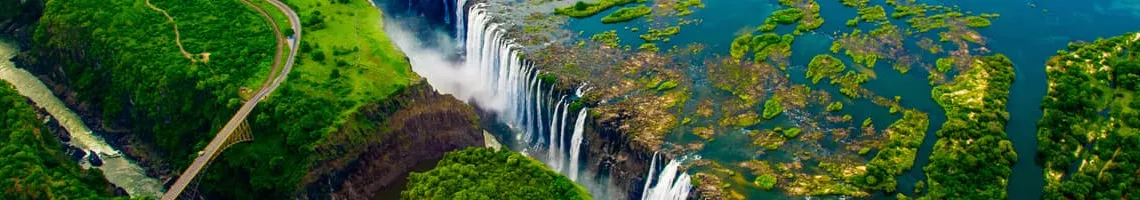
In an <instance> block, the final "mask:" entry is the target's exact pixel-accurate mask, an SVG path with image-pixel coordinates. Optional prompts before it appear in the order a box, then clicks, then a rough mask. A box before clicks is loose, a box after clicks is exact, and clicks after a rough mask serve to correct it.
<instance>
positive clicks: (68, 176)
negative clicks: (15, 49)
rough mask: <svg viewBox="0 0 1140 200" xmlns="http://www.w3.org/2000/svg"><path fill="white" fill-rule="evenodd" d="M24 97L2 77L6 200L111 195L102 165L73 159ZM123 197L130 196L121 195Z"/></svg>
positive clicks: (0, 158)
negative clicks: (82, 165) (96, 166)
mask: <svg viewBox="0 0 1140 200" xmlns="http://www.w3.org/2000/svg"><path fill="white" fill-rule="evenodd" d="M27 102H28V100H27V99H26V98H24V96H20V94H18V93H16V88H14V87H12V85H11V84H8V82H6V81H0V110H3V111H4V112H0V124H3V126H0V163H3V167H2V168H0V190H2V191H4V193H3V194H0V198H2V199H109V198H111V193H110V190H109V189H110V186H111V184H108V183H107V182H106V181H105V180H104V179H103V172H102V171H100V170H99V169H90V170H84V169H81V168H80V167H79V165H77V164H75V162H74V161H71V160H68V159H67V157H66V155H65V153H64V152H62V151H61V149H63V147H62V146H60V143H59V142H58V141H56V139H55V137H53V136H54V134H52V133H51V132H48V129H47V127H44V125H43V124H41V123H42V121H40V120H39V119H37V118H36V113H35V111H34V110H33V108H32V106H31V105H28V103H27ZM119 199H125V198H122V197H120V198H119Z"/></svg>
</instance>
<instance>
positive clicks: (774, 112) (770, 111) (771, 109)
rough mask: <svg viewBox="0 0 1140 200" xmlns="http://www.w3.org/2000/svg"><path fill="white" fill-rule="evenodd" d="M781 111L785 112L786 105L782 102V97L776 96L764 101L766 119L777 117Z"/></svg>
mask: <svg viewBox="0 0 1140 200" xmlns="http://www.w3.org/2000/svg"><path fill="white" fill-rule="evenodd" d="M780 113H784V105H782V104H780V97H778V96H775V97H772V98H771V99H768V100H767V101H764V119H765V120H769V119H772V118H776V116H779V115H780Z"/></svg>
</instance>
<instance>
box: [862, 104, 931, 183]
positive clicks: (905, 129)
mask: <svg viewBox="0 0 1140 200" xmlns="http://www.w3.org/2000/svg"><path fill="white" fill-rule="evenodd" d="M870 119H871V118H867V120H866V121H864V122H863V123H864V124H869V123H870ZM929 126H930V119H929V118H927V115H926V113H923V112H921V111H918V110H906V111H903V117H902V119H899V120H898V121H895V122H894V123H891V126H890V127H888V128H887V130H886V135H887V145H886V146H885V147H883V148H882V149H880V150H879V152H878V153H877V154H875V157H874V158H872V159H871V161H870V162H868V163H867V171H866V172H865V173H863V174H859V175H855V176H852V177H848V179H847V180H846V181H847V182H849V183H851V184H854V185H858V186H859V187H860V188H864V189H873V190H885V191H888V192H893V191H895V188H896V186H897V184H898V182H897V181H896V180H895V177H896V176H898V175H901V174H902V173H903V172H904V171H906V170H909V169H910V168H911V167H912V166H913V165H914V159H915V155H916V154H917V152H918V147H919V146H920V145H922V139H923V138H924V137H926V129H927V128H928V127H929ZM864 150H867V149H864ZM864 153H865V152H863V151H862V150H860V154H864Z"/></svg>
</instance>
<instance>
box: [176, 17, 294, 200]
mask: <svg viewBox="0 0 1140 200" xmlns="http://www.w3.org/2000/svg"><path fill="white" fill-rule="evenodd" d="M266 1H268V2H269V3H271V4H273V6H274V7H277V9H278V10H281V12H282V13H285V15H287V16H288V17H289V25H290V26H291V28H292V29H293V39H292V41H291V44H289V45H290V48H289V56H287V57H286V61H285V63H283V64H284V66H285V67H284V68H283V69H281V71H280V73H277V76H276V77H274V76H273V75H272V73H271V75H270V76H269V77H270V78H273V80H272V81H271V82H270V83H269V84H268V85H267V87H266V85H263V86H262V87H261V90H259V91H258V92H257V94H256V95H254V96H253V98H250V99H249V101H246V102H245V104H243V105H242V106H241V108H240V109H238V111H237V113H236V114H234V116H233V117H232V118H230V121H229V122H226V126H225V127H222V130H221V131H219V132H218V134H217V135H216V136H214V139H212V140H210V144H209V145H206V149H204V150H202V153H201V154H200V155H198V158H195V159H194V162H193V163H191V164H190V166H189V167H187V168H186V171H183V172H182V175H181V176H179V177H178V180H177V181H175V182H174V185H172V186H170V189H168V190H167V191H166V194H163V195H162V199H163V200H173V199H176V198H178V195H180V194H182V191H183V190H185V189H186V186H187V185H189V184H190V182H191V181H193V180H194V177H196V176H198V173H200V172H201V171H202V169H204V168H205V166H206V164H209V162H210V161H211V160H213V158H214V156H216V155H218V152H219V151H222V150H224V149H221V148H222V144H224V143H225V142H226V140H227V139H229V138H230V136H232V135H233V134H234V130H237V127H238V126H239V125H241V123H242V122H244V121H245V118H246V117H248V116H249V113H250V112H251V111H252V110H253V108H254V107H256V106H257V104H258V103H260V102H261V101H262V100H264V99H265V97H267V96H269V94H270V93H273V91H274V90H277V87H278V86H281V83H282V82H284V81H285V78H287V77H289V72H290V71H292V70H293V63H294V59H295V58H296V55H297V47H298V44H299V43H300V41H301V19H300V18H299V17H297V13H296V12H294V11H293V9H292V8H289V6H287V5H285V4H284V3H281V2H280V1H278V0H266ZM254 8H255V9H260V8H257V7H256V6H255V7H254ZM261 12H262V13H263V14H264V11H261ZM269 23H270V24H272V26H273V31H274V32H276V34H277V35H278V36H281V35H282V33H281V31H280V29H279V28H278V27H277V23H274V22H273V20H272V18H270V21H269ZM278 39H279V40H280V39H281V38H280V37H279V38H278ZM279 43H280V41H279ZM278 52H280V46H278ZM277 55H280V53H278V54H277ZM279 61H280V58H278V59H275V60H274V62H279ZM274 66H277V65H274Z"/></svg>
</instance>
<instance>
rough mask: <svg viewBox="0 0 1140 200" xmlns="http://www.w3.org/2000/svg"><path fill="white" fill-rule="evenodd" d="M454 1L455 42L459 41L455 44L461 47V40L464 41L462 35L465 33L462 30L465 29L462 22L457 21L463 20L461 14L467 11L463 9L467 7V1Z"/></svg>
mask: <svg viewBox="0 0 1140 200" xmlns="http://www.w3.org/2000/svg"><path fill="white" fill-rule="evenodd" d="M445 1H446V0H445ZM456 1H458V2H456V6H455V23H454V24H455V40H456V41H459V42H458V43H456V44H457V45H463V43H464V41H463V40H464V39H466V38H465V37H463V34H464V33H466V31H464V30H463V28H465V27H464V26H463V22H462V21H459V19H463V12H467V9H464V8H466V7H467V0H456Z"/></svg>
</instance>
